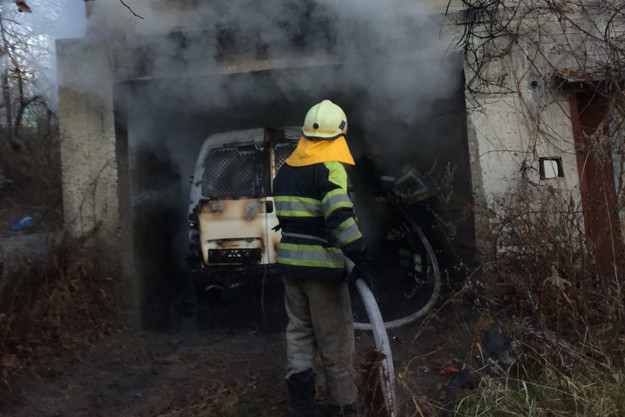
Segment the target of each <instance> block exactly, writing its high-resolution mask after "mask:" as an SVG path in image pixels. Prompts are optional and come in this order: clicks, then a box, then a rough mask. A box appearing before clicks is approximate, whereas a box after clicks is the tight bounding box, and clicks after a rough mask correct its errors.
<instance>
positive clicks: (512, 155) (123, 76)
mask: <svg viewBox="0 0 625 417" xmlns="http://www.w3.org/2000/svg"><path fill="white" fill-rule="evenodd" d="M427 3H429V4H431V5H433V6H434V7H435V8H437V9H438V10H439V11H440V13H443V12H444V11H445V9H446V8H447V3H448V2H447V1H446V0H445V1H439V0H436V1H435V0H431V1H428V2H427ZM88 4H89V13H92V14H93V13H94V11H96V10H97V8H106V9H108V12H107V13H103V14H102V13H100V14H93V16H94V17H93V19H92V20H91V21H90V29H89V31H90V35H88V36H87V38H86V39H82V40H75V41H62V42H59V43H58V48H57V49H58V57H59V60H58V62H59V74H60V78H61V83H60V85H61V86H60V89H59V117H60V125H61V130H62V135H63V142H62V159H63V182H64V212H65V219H66V223H67V227H68V229H69V230H70V231H71V232H72V233H74V234H80V233H85V232H89V231H90V230H93V229H94V228H95V229H97V237H98V239H99V240H98V241H99V242H100V243H101V244H102V245H103V247H104V248H105V249H106V250H107V251H112V252H115V251H118V252H121V253H122V254H124V256H126V258H128V257H131V256H132V253H131V248H130V247H131V246H132V245H131V244H128V243H123V242H129V241H130V240H131V239H129V238H128V236H127V233H129V232H128V230H122V229H123V228H122V227H121V226H122V225H125V226H124V228H126V226H127V225H128V224H129V222H130V221H129V220H128V216H129V215H128V213H127V212H126V210H127V209H128V207H125V206H124V205H126V206H127V205H128V203H127V201H126V200H127V196H126V197H123V196H122V197H121V198H120V193H122V194H123V193H127V192H128V185H127V184H126V185H124V184H123V180H122V181H121V182H120V178H119V176H120V175H119V172H120V170H122V171H123V170H127V169H128V168H127V166H126V165H127V161H123V160H120V159H119V158H118V153H117V149H118V148H117V147H119V143H116V134H115V129H116V121H115V120H114V110H115V109H114V107H115V106H114V103H113V89H114V85H115V84H116V83H118V84H119V83H120V82H123V81H125V80H128V79H133V80H145V79H157V78H171V77H175V76H181V75H187V76H188V75H193V76H198V75H204V76H206V75H210V74H224V73H238V72H249V71H255V70H263V69H270V68H293V67H298V66H304V67H306V66H310V65H326V64H328V63H332V62H335V61H333V60H334V59H333V58H331V57H328V58H327V60H323V59H321V60H320V59H319V58H318V57H317V58H316V59H312V58H310V59H309V58H307V57H306V56H302V55H297V54H291V55H290V56H289V54H288V53H287V54H285V55H284V56H282V57H273V59H272V60H267V59H260V58H254V57H249V56H248V57H242V58H241V59H238V60H237V59H231V60H225V61H222V62H218V63H210V65H208V66H204V65H203V64H202V62H198V63H197V64H193V63H192V64H193V65H189V66H186V67H185V71H186V73H184V74H180V73H178V74H176V72H175V71H174V70H171V71H170V72H168V73H163V72H161V73H145V72H142V71H143V70H142V67H141V64H142V59H141V55H140V49H137V48H138V45H137V44H136V43H133V42H136V39H137V35H140V36H155V37H156V38H154V39H157V38H158V36H165V35H166V34H167V32H169V31H175V30H180V29H181V28H183V27H185V28H188V27H189V26H191V27H197V26H194V25H198V24H199V23H198V22H197V21H196V20H194V15H193V7H194V4H195V3H194V2H193V1H165V0H161V1H147V0H141V1H134V2H132V8H133V10H134V12H136V13H137V14H139V15H141V16H142V17H144V19H140V18H138V17H135V16H132V15H131V14H130V12H129V11H128V10H127V9H125V8H123V7H120V6H119V4H116V3H115V4H112V3H111V2H105V1H101V0H96V1H92V2H89V3H88ZM461 10H462V5H461V4H460V3H459V2H452V4H451V8H450V11H451V12H453V13H452V14H451V15H450V16H449V17H448V19H447V20H446V21H447V24H446V27H445V30H447V31H449V32H451V33H453V34H455V35H460V34H462V33H463V29H464V25H466V23H467V22H466V20H465V17H464V16H463V14H462V12H461ZM172 11H173V12H172ZM146 22H150V23H149V24H147V23H146ZM155 23H156V24H155ZM551 24H553V22H551ZM104 26H105V27H107V28H108V29H107V30H108V31H109V33H108V34H107V35H106V36H105V37H104V38H105V39H110V41H107V42H102V41H99V42H95V41H91V39H95V38H96V37H95V36H92V35H95V34H97V33H98V31H100V30H101V28H102V27H104ZM551 33H552V35H553V36H551V37H550V38H545V39H542V42H544V43H543V45H542V46H541V50H542V51H547V52H548V53H547V55H549V53H551V54H552V55H551V57H550V58H552V59H541V60H533V61H531V60H530V59H528V57H530V56H535V50H532V48H531V47H530V46H528V45H531V42H528V43H527V44H520V46H517V47H515V48H512V49H511V51H510V53H509V54H505V55H502V56H501V57H500V58H498V59H492V60H490V61H489V62H488V65H487V67H486V68H485V73H486V74H487V75H488V76H489V77H490V78H491V79H493V80H500V81H498V82H496V83H494V85H491V86H490V87H489V88H488V89H485V90H483V91H477V92H476V91H470V90H467V94H466V112H467V114H466V125H467V130H468V132H467V133H468V149H469V154H470V158H471V161H470V164H471V169H470V171H471V183H472V188H473V194H474V195H473V199H474V202H475V225H476V241H477V245H478V247H479V248H480V249H481V250H482V251H483V253H484V254H486V253H489V252H490V251H492V249H493V248H492V230H493V229H494V228H496V227H497V214H498V213H499V212H500V209H501V205H502V202H503V201H505V199H506V198H507V197H509V196H510V193H511V190H513V189H515V187H517V186H519V185H520V184H522V183H523V182H524V181H527V180H530V181H532V182H533V183H535V184H537V185H538V186H539V187H547V188H550V189H556V190H560V191H561V193H562V195H563V196H564V197H565V199H566V198H567V197H570V199H572V201H573V202H574V203H575V204H578V203H579V201H580V193H579V179H578V174H577V172H578V169H577V162H576V159H575V148H574V144H573V134H572V125H571V120H570V112H569V105H568V97H567V95H566V94H565V93H558V92H557V91H554V90H552V89H551V88H549V85H548V80H549V74H550V73H552V72H553V69H554V68H557V67H569V66H571V65H574V62H573V60H572V59H570V57H568V56H567V50H566V49H562V50H559V52H558V49H557V47H558V45H561V44H562V42H561V40H558V36H559V35H558V30H557V27H554V30H553V31H552V32H551ZM100 35H101V34H100ZM528 35H531V32H528ZM529 38H531V36H529ZM99 39H102V37H101V36H100V37H99ZM128 39H133V41H132V42H130V43H129V42H127V40H128ZM129 45H130V46H129ZM452 49H453V48H452ZM554 51H555V52H554ZM558 54H559V55H558ZM556 55H557V56H556ZM94 62H96V63H97V65H96V67H97V68H98V71H96V72H94V71H93V65H92V64H93V63H94ZM87 63H89V64H90V65H88V66H87ZM163 68H171V67H170V66H168V65H164V66H163ZM472 68H473V67H472V65H470V63H469V62H467V65H466V67H465V73H466V78H467V82H468V85H471V79H472V76H473V75H474V73H473V72H472V71H473V70H472ZM472 87H475V86H474V85H473V86H472ZM119 123H120V121H118V124H119ZM118 130H119V126H118ZM122 130H123V128H122ZM125 146H127V143H126V145H125ZM541 157H558V158H561V160H562V167H563V171H564V175H563V176H562V177H559V178H555V179H550V180H541V179H540V176H539V174H538V172H539V166H538V163H539V159H540V158H541ZM120 166H121V168H120ZM120 184H121V189H120V188H119V187H120ZM120 201H121V203H120ZM124 201H126V203H124ZM124 219H125V220H124ZM120 242H121V244H120ZM112 259H123V258H120V257H116V258H115V257H114V258H112ZM125 274H126V276H127V281H129V282H136V281H137V280H136V279H134V280H133V278H132V275H133V274H135V272H134V271H133V269H132V268H130V269H127V270H126V271H125ZM132 285H134V287H133V286H132ZM132 285H131V287H132V288H131V293H132V294H134V295H132V296H131V297H130V299H131V301H130V310H131V311H135V312H136V311H137V308H138V302H137V301H136V298H137V294H138V293H139V292H140V288H139V287H138V286H136V285H135V284H132ZM133 300H134V301H133ZM133 303H134V304H133Z"/></svg>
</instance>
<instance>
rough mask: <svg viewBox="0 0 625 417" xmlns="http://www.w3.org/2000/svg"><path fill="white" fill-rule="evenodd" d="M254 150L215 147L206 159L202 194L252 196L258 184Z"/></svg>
mask: <svg viewBox="0 0 625 417" xmlns="http://www.w3.org/2000/svg"><path fill="white" fill-rule="evenodd" d="M259 157H260V152H258V151H256V150H242V149H240V148H238V149H215V150H213V151H211V153H210V154H209V156H208V159H207V160H206V171H205V174H204V190H203V192H204V195H207V196H211V197H240V196H254V195H256V194H257V193H258V191H257V188H258V186H259V183H258V181H259V176H258V169H259V166H258V162H259Z"/></svg>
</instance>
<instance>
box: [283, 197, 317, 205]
mask: <svg viewBox="0 0 625 417" xmlns="http://www.w3.org/2000/svg"><path fill="white" fill-rule="evenodd" d="M273 201H275V202H279V201H280V202H297V203H308V204H316V205H321V201H319V200H317V199H316V198H308V197H299V196H285V195H280V196H275V197H274V198H273Z"/></svg>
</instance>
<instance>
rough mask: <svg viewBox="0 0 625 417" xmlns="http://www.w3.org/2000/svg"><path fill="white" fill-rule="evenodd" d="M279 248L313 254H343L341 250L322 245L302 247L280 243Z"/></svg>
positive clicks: (295, 244)
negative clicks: (311, 252)
mask: <svg viewBox="0 0 625 417" xmlns="http://www.w3.org/2000/svg"><path fill="white" fill-rule="evenodd" d="M278 248H282V249H291V250H306V251H313V252H328V253H339V254H342V253H343V252H342V251H341V250H340V249H339V248H332V247H323V246H320V245H300V244H297V243H282V242H280V243H278Z"/></svg>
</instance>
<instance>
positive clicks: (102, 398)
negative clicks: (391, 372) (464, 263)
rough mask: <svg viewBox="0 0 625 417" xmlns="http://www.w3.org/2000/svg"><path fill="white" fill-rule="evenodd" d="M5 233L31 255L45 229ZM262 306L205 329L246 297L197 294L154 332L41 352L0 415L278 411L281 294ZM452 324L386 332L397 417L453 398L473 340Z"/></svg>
mask: <svg viewBox="0 0 625 417" xmlns="http://www.w3.org/2000/svg"><path fill="white" fill-rule="evenodd" d="M3 235H4V236H0V245H2V246H3V247H4V248H5V249H4V250H5V251H8V250H22V251H25V252H27V253H29V254H31V255H34V256H35V257H36V256H37V254H39V253H41V251H43V250H45V241H46V236H47V235H46V234H45V233H41V232H39V233H26V232H19V233H18V232H12V231H5V233H4V234H3ZM265 303H266V304H271V305H266V306H265V307H266V314H267V316H266V317H264V319H263V320H255V319H251V320H248V319H249V318H250V316H249V315H246V314H240V317H241V320H239V321H236V322H230V323H228V324H227V326H211V325H207V323H208V322H209V321H210V320H211V319H212V318H214V317H223V315H224V313H225V312H226V313H227V311H237V312H238V313H241V311H242V310H243V309H244V306H245V304H246V303H245V301H244V300H243V299H237V297H236V296H235V297H234V298H233V299H231V300H229V301H228V302H227V303H221V304H219V305H211V304H210V300H203V301H202V305H201V308H200V314H198V316H197V317H192V318H185V317H181V316H179V315H177V314H176V313H174V312H169V313H168V315H169V317H168V325H167V326H164V327H163V328H161V329H159V330H152V331H147V330H133V329H119V330H115V331H113V332H111V333H110V334H108V335H106V336H104V337H102V338H100V339H98V340H94V341H93V342H91V343H90V344H88V345H86V346H84V347H82V348H80V349H78V350H76V351H73V352H71V353H69V354H68V353H67V352H65V353H63V354H48V355H46V356H43V357H40V358H39V359H38V360H37V361H35V362H34V363H33V364H32V365H31V366H29V367H28V368H26V369H21V370H20V371H19V372H18V373H17V374H16V375H15V376H14V378H13V379H12V381H11V383H10V384H9V385H8V386H3V387H2V389H3V390H4V392H1V391H0V416H2V417H4V416H6V417H56V416H62V417H108V416H111V417H113V416H115V417H173V416H185V417H187V416H188V417H191V416H195V417H208V416H211V417H213V416H223V417H237V416H251V415H254V416H261V417H262V416H280V415H283V414H284V412H285V411H286V408H287V403H286V392H285V389H284V388H285V387H284V381H283V377H284V366H285V343H284V337H283V328H284V321H285V318H284V313H283V311H282V309H281V300H280V295H279V294H277V295H276V294H273V295H271V294H269V296H268V298H267V300H266V301H265ZM259 323H260V324H261V325H259ZM443 323H456V324H455V326H454V327H450V326H449V325H447V324H445V325H444V324H443ZM458 323H459V322H456V321H454V320H438V319H437V317H436V316H430V317H428V318H426V320H425V321H421V322H418V323H415V324H413V325H410V326H406V327H404V328H401V329H397V330H393V331H389V337H390V338H391V341H392V342H391V343H392V352H393V359H394V363H395V369H396V374H397V376H398V379H397V380H398V396H399V399H400V409H401V410H402V411H401V412H400V413H398V415H399V416H402V415H419V413H425V414H424V415H433V414H434V413H435V412H436V413H438V412H439V410H438V407H441V406H444V405H445V404H446V403H448V402H449V401H450V400H451V398H450V395H451V394H450V391H449V389H450V383H451V385H453V382H452V381H451V380H452V379H453V378H454V376H456V374H455V368H458V367H459V363H460V362H459V361H458V358H460V359H461V358H463V357H464V356H465V353H466V352H467V351H468V345H470V343H471V340H470V334H471V332H470V331H468V330H467V328H466V327H462V326H463V325H461V324H458ZM356 335H357V354H358V363H359V366H358V369H362V367H361V365H360V364H361V363H362V361H363V355H364V354H365V353H366V352H369V351H371V350H372V349H373V348H374V346H375V345H374V342H373V338H372V336H371V335H370V334H368V333H365V332H357V333H356ZM466 335H469V336H466ZM450 366H451V367H450ZM445 368H448V369H447V371H441V370H442V369H445ZM450 369H451V371H450ZM361 391H362V390H361ZM428 410H429V412H428ZM415 413H416V414H415Z"/></svg>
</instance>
